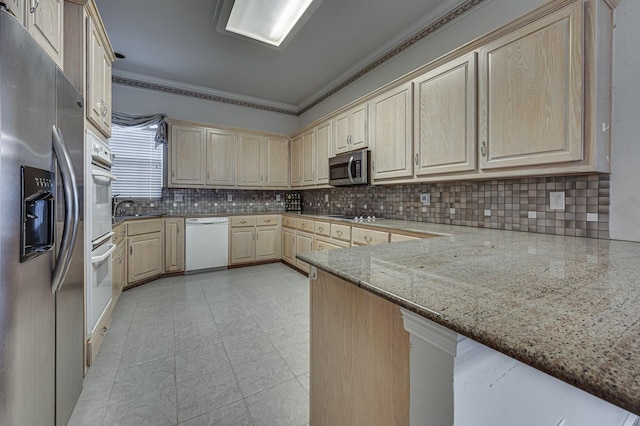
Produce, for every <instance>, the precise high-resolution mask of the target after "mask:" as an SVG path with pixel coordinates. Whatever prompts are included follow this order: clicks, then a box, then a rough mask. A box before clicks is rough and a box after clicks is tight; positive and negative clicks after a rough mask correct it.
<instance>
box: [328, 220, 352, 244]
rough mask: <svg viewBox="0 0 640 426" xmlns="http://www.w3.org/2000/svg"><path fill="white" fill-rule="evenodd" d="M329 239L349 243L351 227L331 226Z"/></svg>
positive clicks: (334, 224) (335, 224)
mask: <svg viewBox="0 0 640 426" xmlns="http://www.w3.org/2000/svg"><path fill="white" fill-rule="evenodd" d="M331 238H335V239H337V240H343V241H351V226H349V225H338V224H337V223H332V224H331Z"/></svg>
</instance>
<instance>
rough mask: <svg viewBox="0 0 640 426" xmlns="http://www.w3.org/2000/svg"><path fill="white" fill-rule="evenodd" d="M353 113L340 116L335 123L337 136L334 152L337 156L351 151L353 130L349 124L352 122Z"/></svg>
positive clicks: (334, 141) (334, 138)
mask: <svg viewBox="0 0 640 426" xmlns="http://www.w3.org/2000/svg"><path fill="white" fill-rule="evenodd" d="M350 118H351V113H350V112H346V113H343V114H340V115H338V116H337V117H336V118H335V119H334V122H333V127H334V131H335V135H334V137H333V144H334V145H333V152H334V153H335V154H341V153H343V152H347V151H349V149H350V146H349V139H350V136H351V129H350V125H349V123H350V122H351V120H350Z"/></svg>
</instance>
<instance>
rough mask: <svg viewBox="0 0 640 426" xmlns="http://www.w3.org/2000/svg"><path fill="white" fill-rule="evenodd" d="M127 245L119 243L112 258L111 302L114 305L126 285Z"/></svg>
mask: <svg viewBox="0 0 640 426" xmlns="http://www.w3.org/2000/svg"><path fill="white" fill-rule="evenodd" d="M126 253H127V245H126V244H125V243H124V242H122V243H120V244H119V245H118V246H117V248H116V249H115V251H114V252H113V256H112V258H111V259H112V260H111V262H112V271H113V272H112V277H113V281H112V282H113V284H112V291H113V292H112V295H111V300H112V301H113V303H115V302H116V301H117V300H118V298H119V297H120V294H121V293H122V289H123V288H124V286H125V285H126V284H127V263H126V261H127V256H126Z"/></svg>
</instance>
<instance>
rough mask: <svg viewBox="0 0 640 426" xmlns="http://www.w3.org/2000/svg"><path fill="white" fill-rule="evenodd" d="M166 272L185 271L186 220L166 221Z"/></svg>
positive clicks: (173, 219)
mask: <svg viewBox="0 0 640 426" xmlns="http://www.w3.org/2000/svg"><path fill="white" fill-rule="evenodd" d="M164 246H165V250H164V255H165V259H164V265H165V266H164V270H165V272H180V271H184V219H183V218H167V219H164Z"/></svg>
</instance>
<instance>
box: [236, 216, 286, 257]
mask: <svg viewBox="0 0 640 426" xmlns="http://www.w3.org/2000/svg"><path fill="white" fill-rule="evenodd" d="M229 245H230V255H229V260H230V263H231V264H232V265H233V264H241V263H251V262H262V261H268V260H275V259H278V258H280V220H279V216H278V215H259V216H235V217H232V218H231V228H230V231H229Z"/></svg>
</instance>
